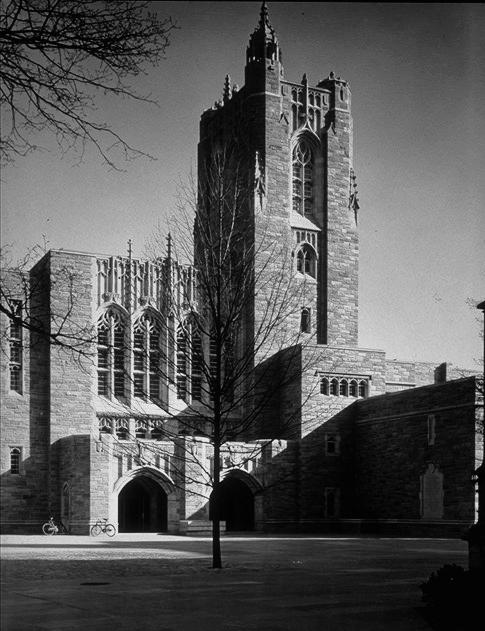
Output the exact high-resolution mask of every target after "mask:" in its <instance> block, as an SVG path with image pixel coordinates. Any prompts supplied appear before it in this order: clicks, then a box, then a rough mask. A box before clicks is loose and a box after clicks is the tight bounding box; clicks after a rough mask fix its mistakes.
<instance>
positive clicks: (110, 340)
mask: <svg viewBox="0 0 485 631" xmlns="http://www.w3.org/2000/svg"><path fill="white" fill-rule="evenodd" d="M97 328H98V331H97V333H98V344H97V351H98V394H100V395H101V396H105V397H109V398H113V397H115V398H120V397H124V396H126V383H125V382H126V378H125V355H126V353H125V348H126V344H125V340H126V327H125V323H124V320H123V318H122V316H121V314H120V313H119V312H118V311H117V310H115V309H109V310H108V311H105V312H104V313H103V315H102V316H101V318H100V319H99V320H98V327H97Z"/></svg>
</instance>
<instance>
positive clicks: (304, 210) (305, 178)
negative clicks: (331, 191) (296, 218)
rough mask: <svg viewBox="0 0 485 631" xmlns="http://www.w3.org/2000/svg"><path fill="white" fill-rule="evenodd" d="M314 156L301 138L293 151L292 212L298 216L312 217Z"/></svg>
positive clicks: (308, 145) (307, 144) (305, 141)
mask: <svg viewBox="0 0 485 631" xmlns="http://www.w3.org/2000/svg"><path fill="white" fill-rule="evenodd" d="M313 180H314V154H313V150H312V148H311V146H310V144H309V143H308V142H307V140H305V139H304V138H302V139H301V140H300V141H299V142H298V143H297V144H296V146H295V148H294V149H293V162H292V182H293V200H292V201H293V210H294V211H295V212H297V213H299V214H300V215H313Z"/></svg>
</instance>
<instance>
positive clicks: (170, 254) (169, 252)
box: [167, 232, 172, 261]
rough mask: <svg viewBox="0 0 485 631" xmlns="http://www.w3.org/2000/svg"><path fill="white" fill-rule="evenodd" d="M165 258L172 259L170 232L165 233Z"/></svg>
mask: <svg viewBox="0 0 485 631" xmlns="http://www.w3.org/2000/svg"><path fill="white" fill-rule="evenodd" d="M167 259H168V260H169V261H170V260H172V235H171V233H170V232H169V233H168V234H167Z"/></svg>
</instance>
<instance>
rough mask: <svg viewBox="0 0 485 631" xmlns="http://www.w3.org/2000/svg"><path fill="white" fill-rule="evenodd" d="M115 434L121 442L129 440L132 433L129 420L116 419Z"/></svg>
mask: <svg viewBox="0 0 485 631" xmlns="http://www.w3.org/2000/svg"><path fill="white" fill-rule="evenodd" d="M115 433H116V437H117V438H119V439H120V440H128V438H129V436H130V431H129V428H128V420H127V419H124V418H118V419H116V424H115Z"/></svg>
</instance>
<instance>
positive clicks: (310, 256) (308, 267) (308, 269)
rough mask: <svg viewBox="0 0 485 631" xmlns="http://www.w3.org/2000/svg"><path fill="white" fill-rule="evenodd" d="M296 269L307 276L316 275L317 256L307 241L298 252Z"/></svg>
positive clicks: (313, 276)
mask: <svg viewBox="0 0 485 631" xmlns="http://www.w3.org/2000/svg"><path fill="white" fill-rule="evenodd" d="M296 271H297V272H300V274H305V275H306V276H311V277H312V278H315V277H316V274H317V256H316V254H315V250H314V249H313V248H312V246H311V245H308V244H307V243H305V244H304V245H302V246H301V247H300V249H299V250H298V252H297V254H296Z"/></svg>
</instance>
